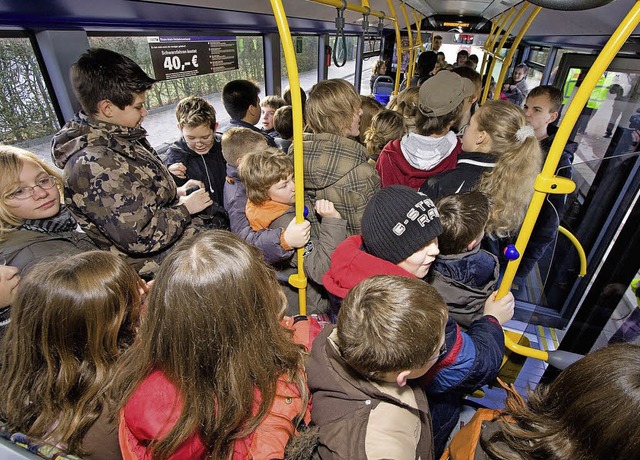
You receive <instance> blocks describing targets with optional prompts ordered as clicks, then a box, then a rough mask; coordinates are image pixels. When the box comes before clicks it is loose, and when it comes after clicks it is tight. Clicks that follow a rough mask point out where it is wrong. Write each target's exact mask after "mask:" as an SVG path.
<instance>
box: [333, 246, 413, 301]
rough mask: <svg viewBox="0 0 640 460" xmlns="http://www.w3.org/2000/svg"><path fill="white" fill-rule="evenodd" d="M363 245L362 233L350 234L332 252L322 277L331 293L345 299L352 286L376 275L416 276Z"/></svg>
mask: <svg viewBox="0 0 640 460" xmlns="http://www.w3.org/2000/svg"><path fill="white" fill-rule="evenodd" d="M362 246H363V241H362V235H354V236H350V237H349V238H347V239H346V240H344V241H343V242H342V243H340V245H339V246H338V247H337V248H336V249H335V251H333V254H331V267H330V268H329V271H328V272H327V273H325V274H324V276H323V277H322V284H323V285H324V287H325V288H326V289H327V291H329V292H330V293H331V294H333V295H335V296H337V297H340V298H341V299H344V297H345V296H346V295H347V293H348V292H349V291H350V290H351V288H352V287H355V286H356V285H357V284H358V283H360V281H363V280H366V279H367V278H371V277H372V276H376V275H399V276H406V277H407V278H415V276H413V275H412V274H411V273H409V272H408V271H406V270H405V269H403V268H400V267H398V266H397V265H396V264H393V263H391V262H388V261H386V260H383V259H380V258H379V257H376V256H372V255H371V254H369V253H368V252H366V251H364V250H363V249H362Z"/></svg>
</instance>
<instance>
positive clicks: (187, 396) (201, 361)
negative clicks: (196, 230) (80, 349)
mask: <svg viewBox="0 0 640 460" xmlns="http://www.w3.org/2000/svg"><path fill="white" fill-rule="evenodd" d="M282 305H283V297H282V294H281V290H280V287H279V286H278V284H277V282H276V279H275V275H274V272H273V270H272V269H271V268H269V267H268V266H267V265H266V264H265V262H263V258H262V255H261V254H260V253H259V251H258V250H257V249H256V248H254V247H252V246H250V245H248V244H247V243H245V242H244V241H243V240H241V239H240V238H238V237H237V236H235V235H233V234H232V233H230V232H226V231H221V230H214V231H209V232H204V233H201V234H199V235H196V236H195V237H193V238H190V239H188V240H185V241H184V242H182V243H180V244H179V245H178V247H176V248H175V249H174V250H173V252H172V253H171V254H170V255H169V256H168V257H167V258H166V259H165V261H164V262H163V264H162V267H161V268H160V271H159V272H158V275H157V277H156V281H155V284H154V286H153V288H152V289H151V294H150V297H149V302H148V312H147V314H146V316H145V318H144V319H143V322H142V326H141V328H140V334H139V340H137V341H136V343H135V344H134V345H133V346H132V347H131V348H130V349H129V350H128V351H127V353H126V354H125V356H123V359H122V361H121V363H122V368H121V372H119V375H118V376H117V378H116V380H117V383H116V387H115V388H114V394H116V395H119V396H120V397H121V398H122V403H121V408H122V407H124V406H125V404H126V401H127V400H128V399H129V398H130V396H131V395H132V394H133V392H134V391H135V390H136V388H137V387H138V385H139V384H140V383H141V382H142V381H143V380H144V379H145V378H146V377H147V376H148V375H149V374H150V373H151V372H152V371H153V370H155V369H159V370H161V371H162V372H163V373H164V375H165V376H166V377H167V378H168V379H169V380H170V381H171V382H172V383H173V384H174V385H175V387H176V388H177V389H178V390H179V393H180V395H181V400H182V401H183V405H182V413H181V414H180V417H179V419H178V420H177V422H176V424H175V426H174V427H173V428H172V429H171V431H169V433H168V434H167V435H166V436H165V437H164V438H162V439H158V440H156V441H154V442H153V443H151V445H150V449H151V453H152V456H153V458H166V457H168V456H169V455H170V454H171V453H172V452H173V451H174V450H175V449H176V448H177V447H178V446H180V445H181V444H182V443H183V442H184V441H185V440H186V439H187V438H189V437H190V436H191V435H193V434H194V433H196V432H197V433H198V434H199V436H200V439H201V441H202V442H203V444H204V445H205V446H206V447H207V449H208V451H209V452H210V455H211V458H228V457H229V455H230V453H231V452H232V450H233V446H234V443H235V441H236V440H237V439H241V438H244V437H246V436H247V435H249V434H250V433H251V432H253V431H254V430H255V429H256V427H257V426H258V425H259V424H260V422H261V421H262V420H263V419H264V417H265V415H266V414H267V412H268V410H269V408H270V406H271V404H272V402H273V398H274V395H275V390H276V383H277V379H278V377H279V376H281V375H286V376H287V377H288V378H289V379H290V380H291V381H293V382H294V383H295V384H296V385H297V387H298V389H299V391H300V394H301V395H302V398H303V400H305V401H306V399H307V398H308V396H307V392H308V391H307V390H306V384H305V381H304V372H303V370H302V357H303V351H302V349H301V348H300V347H298V346H296V345H294V344H293V342H292V337H291V334H290V333H288V332H287V331H286V330H285V329H284V328H283V327H282V326H281V325H280V323H279V321H278V317H279V315H280V311H281V309H282ZM256 390H258V391H259V393H260V395H261V398H260V404H259V408H258V411H257V413H256V414H255V415H252V407H253V405H254V400H255V392H256ZM304 406H306V402H305V404H304ZM304 406H303V407H304Z"/></svg>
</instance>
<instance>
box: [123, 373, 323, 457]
mask: <svg viewBox="0 0 640 460" xmlns="http://www.w3.org/2000/svg"><path fill="white" fill-rule="evenodd" d="M256 393H257V392H256ZM259 398H260V395H259V394H256V400H255V402H254V407H253V412H254V413H256V412H257V410H258V404H259ZM301 404H302V400H301V398H300V394H299V392H298V389H297V387H296V386H295V385H294V384H293V383H290V382H288V381H287V380H286V379H285V377H280V378H279V379H278V383H277V386H276V396H275V398H274V401H273V404H272V406H271V408H270V409H269V413H268V414H267V416H266V417H265V418H264V420H262V422H261V423H260V425H259V426H258V428H256V430H255V431H254V432H253V433H251V434H250V435H249V436H247V437H246V438H243V439H240V440H238V441H236V443H235V445H234V448H233V455H232V459H233V460H246V459H282V458H284V448H285V446H286V444H287V442H288V441H289V439H290V438H291V436H293V435H294V434H295V430H296V428H295V427H294V426H293V422H292V421H293V419H294V418H295V417H296V415H297V414H299V413H300V412H301V409H302V407H301ZM310 409H311V408H310V404H309V406H308V407H307V410H306V413H305V417H304V421H305V422H306V423H309V422H310V421H311V415H310V414H311V412H310ZM181 412H182V398H181V397H180V395H179V394H178V390H177V388H176V387H175V386H174V385H173V383H171V382H170V381H169V379H167V378H166V377H165V375H164V374H163V373H162V372H161V371H159V370H155V371H153V372H152V373H151V374H149V376H148V377H147V378H146V379H145V380H144V381H143V382H142V383H141V384H140V386H139V387H138V388H137V389H136V391H135V392H134V393H133V395H132V396H131V398H129V401H127V404H126V405H125V407H124V409H123V410H122V411H121V412H120V428H119V440H120V449H121V451H122V458H123V459H124V460H139V459H144V460H150V459H151V451H150V450H149V449H147V446H148V444H149V442H151V441H153V440H157V439H162V438H163V437H164V436H166V435H167V433H169V431H171V429H172V428H173V426H174V425H175V423H176V421H177V420H178V418H179V417H180V413H181ZM207 454H208V452H207V450H206V447H205V446H204V444H203V443H202V441H201V439H200V436H199V435H198V434H197V433H194V434H193V435H191V436H190V437H189V438H188V439H187V440H186V441H185V442H183V443H182V444H181V445H180V446H179V447H178V448H177V449H176V450H175V451H174V452H173V453H172V454H171V455H170V456H169V459H171V460H181V459H185V460H187V459H197V458H203V457H206V456H207Z"/></svg>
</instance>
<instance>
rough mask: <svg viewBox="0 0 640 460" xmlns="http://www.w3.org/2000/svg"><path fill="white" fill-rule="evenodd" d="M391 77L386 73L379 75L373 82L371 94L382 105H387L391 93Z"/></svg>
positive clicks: (392, 85) (392, 86)
mask: <svg viewBox="0 0 640 460" xmlns="http://www.w3.org/2000/svg"><path fill="white" fill-rule="evenodd" d="M393 88H394V84H393V78H391V77H388V76H386V75H380V76H379V77H378V78H376V81H375V82H374V83H373V96H374V97H375V98H376V100H377V101H378V102H380V103H381V104H382V105H387V103H388V102H389V98H390V97H391V93H393Z"/></svg>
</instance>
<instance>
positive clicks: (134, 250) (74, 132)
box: [52, 112, 204, 273]
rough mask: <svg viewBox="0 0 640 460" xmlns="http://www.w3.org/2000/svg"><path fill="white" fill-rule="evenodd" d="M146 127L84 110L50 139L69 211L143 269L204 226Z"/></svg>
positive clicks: (100, 239)
mask: <svg viewBox="0 0 640 460" xmlns="http://www.w3.org/2000/svg"><path fill="white" fill-rule="evenodd" d="M146 133H147V132H146V131H145V130H144V129H142V128H126V127H122V126H118V125H113V124H110V123H104V122H99V121H96V120H93V119H90V118H88V117H87V115H85V114H84V113H83V112H80V113H79V114H77V115H76V116H75V117H74V119H73V120H71V121H70V122H68V123H67V124H66V125H65V126H64V127H63V128H62V129H61V130H60V131H59V132H58V133H57V134H56V135H55V136H54V138H53V140H52V155H53V161H54V163H55V164H56V166H58V167H59V168H62V169H63V170H64V173H63V178H64V188H65V197H66V198H65V201H66V204H67V206H68V207H69V210H70V211H71V212H72V213H73V214H74V216H75V217H76V219H77V220H78V223H79V224H80V226H81V227H82V229H83V230H84V231H85V232H86V233H87V235H89V237H90V238H91V239H92V240H93V241H94V242H95V243H96V245H97V246H98V247H99V248H101V249H114V247H115V248H117V249H118V250H119V251H120V252H122V253H124V254H126V255H127V256H128V257H129V260H130V262H131V263H132V264H133V265H134V266H136V268H138V269H139V270H140V269H141V268H142V266H143V265H144V264H145V263H146V262H147V259H153V260H155V261H159V260H160V259H161V256H162V254H163V252H164V251H165V250H166V249H168V248H169V247H171V246H172V245H173V244H174V243H175V242H176V241H177V240H178V239H179V238H180V237H181V236H183V235H185V234H193V233H195V232H196V231H198V230H199V229H202V228H204V223H203V222H202V221H201V220H200V219H197V218H196V219H193V220H192V218H191V216H190V215H189V212H188V210H187V208H186V207H185V206H182V205H179V204H178V200H177V197H176V184H175V182H174V181H173V178H172V177H171V174H170V173H169V171H168V170H167V168H166V167H165V166H164V165H163V164H162V161H160V159H159V157H158V155H157V153H156V152H155V150H153V148H152V147H151V145H150V144H149V142H148V141H147V139H146ZM136 262H137V263H136ZM151 266H152V267H153V264H152V265H151ZM148 267H149V266H147V268H148ZM147 271H151V272H153V271H154V268H148V270H144V272H143V273H145V272H147Z"/></svg>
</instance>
